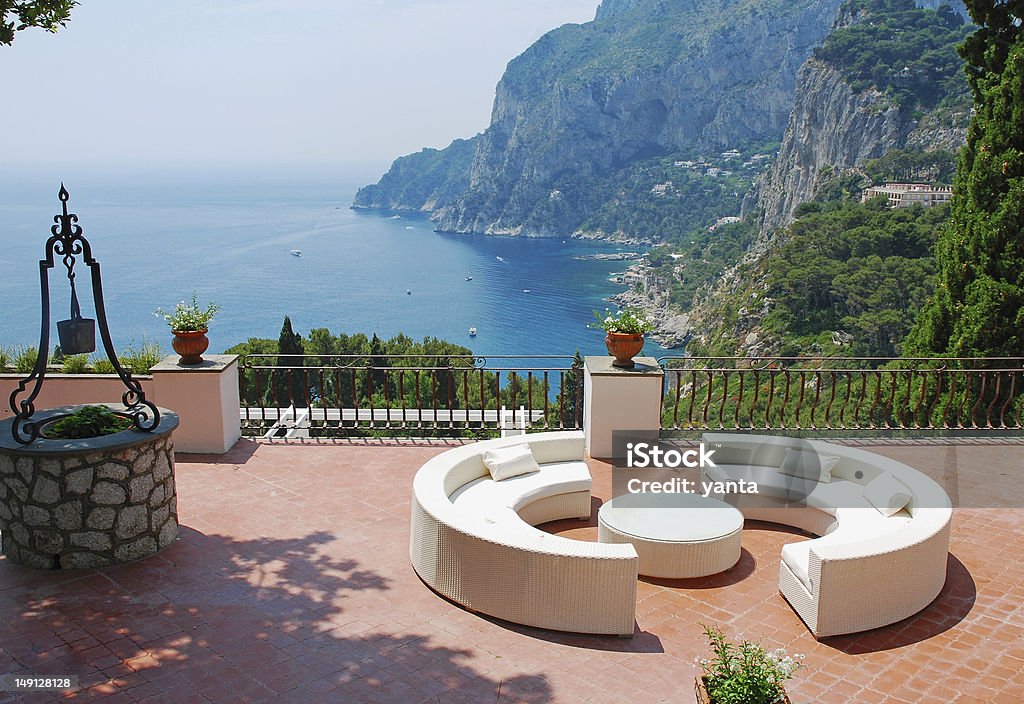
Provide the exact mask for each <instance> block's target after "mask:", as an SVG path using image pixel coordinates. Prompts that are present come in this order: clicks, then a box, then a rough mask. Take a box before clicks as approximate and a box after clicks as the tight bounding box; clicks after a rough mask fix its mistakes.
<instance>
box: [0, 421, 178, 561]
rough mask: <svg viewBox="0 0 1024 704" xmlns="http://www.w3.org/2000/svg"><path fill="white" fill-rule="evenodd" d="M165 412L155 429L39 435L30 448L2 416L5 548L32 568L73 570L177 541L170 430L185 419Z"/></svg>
mask: <svg viewBox="0 0 1024 704" xmlns="http://www.w3.org/2000/svg"><path fill="white" fill-rule="evenodd" d="M68 410H69V408H68V407H65V408H63V409H53V411H63V412H67V411H68ZM160 412H161V422H160V425H159V426H158V427H157V428H156V430H154V431H153V432H150V433H145V432H140V431H135V430H131V431H124V432H121V433H116V434H114V435H109V436H106V437H103V438H90V439H88V440H74V441H54V440H46V439H44V438H40V439H39V440H37V441H36V442H35V443H33V444H32V445H29V446H27V447H22V446H20V445H17V444H16V443H14V442H13V439H12V438H11V434H10V428H9V427H8V426H9V421H4V422H3V423H0V433H3V434H4V435H3V436H0V531H2V537H3V552H4V555H6V556H7V558H8V559H9V560H11V561H13V562H17V563H20V564H23V565H26V566H28V567H35V568H39V569H61V568H63V569H74V568H87V567H102V566H103V565H111V564H115V563H119V562H127V561H129V560H136V559H139V558H142V557H146V556H148V555H152V554H154V553H156V552H157V551H159V550H161V549H163V548H165V547H167V546H168V545H170V544H171V542H173V540H174V538H175V537H176V536H177V534H178V500H177V496H176V493H175V487H174V444H173V440H172V436H171V431H172V430H173V429H174V428H175V427H176V426H177V424H178V421H177V416H175V414H174V413H172V412H171V411H165V410H164V409H161V410H160ZM46 413H47V415H49V414H51V413H52V411H47V412H46Z"/></svg>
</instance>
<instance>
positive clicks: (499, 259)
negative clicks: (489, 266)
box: [495, 257, 505, 262]
mask: <svg viewBox="0 0 1024 704" xmlns="http://www.w3.org/2000/svg"><path fill="white" fill-rule="evenodd" d="M495 259H497V260H498V261H499V262H503V261H505V260H504V259H502V258H501V257H495Z"/></svg>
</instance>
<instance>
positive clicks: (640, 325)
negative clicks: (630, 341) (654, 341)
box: [592, 308, 654, 335]
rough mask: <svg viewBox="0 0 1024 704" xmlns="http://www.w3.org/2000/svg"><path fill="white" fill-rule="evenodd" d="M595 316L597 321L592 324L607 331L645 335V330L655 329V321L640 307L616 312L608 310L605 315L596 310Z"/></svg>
mask: <svg viewBox="0 0 1024 704" xmlns="http://www.w3.org/2000/svg"><path fill="white" fill-rule="evenodd" d="M594 318H596V319H597V323H596V324H592V325H594V327H598V328H600V329H602V330H604V331H605V332H618V333H625V334H628V335H643V334H644V333H645V332H650V331H651V330H653V329H654V323H652V322H651V320H650V318H648V317H647V314H646V313H644V312H643V311H642V310H640V309H639V308H624V309H623V310H620V311H618V312H616V313H615V314H612V312H611V311H608V310H606V311H605V312H604V315H601V314H600V313H599V312H597V311H596V310H595V311H594Z"/></svg>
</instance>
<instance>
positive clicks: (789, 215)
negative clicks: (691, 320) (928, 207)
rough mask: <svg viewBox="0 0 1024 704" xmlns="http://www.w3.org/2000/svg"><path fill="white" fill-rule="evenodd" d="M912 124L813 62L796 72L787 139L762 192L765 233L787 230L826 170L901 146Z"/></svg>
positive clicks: (877, 96) (872, 93) (882, 100)
mask: <svg viewBox="0 0 1024 704" xmlns="http://www.w3.org/2000/svg"><path fill="white" fill-rule="evenodd" d="M915 126H916V123H914V122H912V121H911V120H908V119H906V118H904V117H902V116H901V114H900V109H899V107H898V106H896V105H893V104H892V103H891V101H889V100H887V98H886V96H884V95H882V94H881V93H879V92H878V91H877V90H874V89H868V90H866V91H863V92H860V93H855V92H854V91H853V89H852V88H851V87H850V85H849V83H847V82H846V81H845V80H844V79H843V76H842V74H840V73H839V72H838V71H836V70H835V69H833V68H831V67H830V66H827V65H825V64H824V63H822V62H820V61H817V60H815V59H809V60H808V61H807V63H805V64H804V65H803V67H801V69H800V73H799V75H798V77H797V89H796V95H795V97H794V102H793V113H792V115H790V118H789V125H788V126H787V128H786V136H785V137H784V138H783V141H782V148H781V149H780V150H779V157H778V159H777V160H776V161H775V165H774V167H773V168H772V171H771V172H770V174H769V176H768V178H767V180H766V182H765V186H764V187H763V189H762V191H761V207H762V208H763V209H764V227H763V231H767V230H770V229H773V228H776V227H781V226H783V225H787V224H789V223H790V222H792V220H793V214H794V212H795V211H796V207H797V206H798V205H800V204H801V203H803V202H805V201H809V200H811V198H812V196H813V195H814V186H815V183H816V182H817V178H818V175H819V173H820V172H821V171H822V169H824V168H825V167H829V168H830V169H835V170H842V169H849V168H852V167H854V166H857V165H860V164H862V163H864V161H865V160H867V159H873V158H877V157H880V156H882V155H883V154H885V153H886V152H887V151H889V150H890V149H895V148H897V147H901V146H903V145H904V144H905V142H906V140H907V137H908V135H909V134H910V132H911V131H912V130H913V129H914V127H915Z"/></svg>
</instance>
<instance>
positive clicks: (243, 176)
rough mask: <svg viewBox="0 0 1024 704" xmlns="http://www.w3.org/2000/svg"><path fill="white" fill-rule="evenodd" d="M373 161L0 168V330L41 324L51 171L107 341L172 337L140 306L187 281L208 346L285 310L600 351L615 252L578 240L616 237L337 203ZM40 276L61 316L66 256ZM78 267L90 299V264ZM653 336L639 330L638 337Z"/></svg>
mask: <svg viewBox="0 0 1024 704" xmlns="http://www.w3.org/2000/svg"><path fill="white" fill-rule="evenodd" d="M372 178H373V176H372V175H371V174H369V173H357V172H356V170H354V169H348V170H347V169H345V168H341V167H339V168H335V169H325V168H298V167H267V168H260V169H255V168H250V169H220V170H217V171H208V170H201V169H186V168H177V169H163V170H140V169H106V170H86V169H66V168H55V167H50V168H46V167H37V168H33V169H29V170H25V169H15V168H11V167H7V168H3V169H0V311H2V313H0V315H2V317H0V346H7V347H10V346H15V345H34V344H36V342H37V340H38V335H39V312H40V305H39V285H38V281H39V268H38V261H39V259H40V258H42V256H43V254H44V252H43V246H44V243H45V241H46V238H47V237H48V236H49V227H50V225H51V224H52V223H53V220H52V218H53V215H54V214H55V213H57V212H59V209H60V203H59V202H58V201H57V198H56V193H57V190H58V188H59V186H60V181H61V180H64V181H65V183H66V185H67V188H68V190H69V192H70V193H71V202H70V209H71V212H74V213H77V214H78V216H79V224H80V225H81V226H82V227H83V228H84V234H85V236H86V237H87V238H88V239H89V241H90V242H91V244H92V247H93V254H94V256H95V257H96V259H97V260H98V261H99V262H100V264H101V267H102V273H103V287H104V295H105V302H106V308H107V315H108V321H109V323H110V328H111V333H112V335H113V338H114V344H115V346H116V347H117V348H118V349H122V348H123V347H124V346H126V345H128V344H136V345H138V344H141V343H143V342H146V341H150V342H157V343H160V344H161V345H162V346H163V348H164V350H165V351H167V352H169V347H170V345H169V340H170V335H169V333H168V329H167V326H166V324H165V323H164V322H163V321H162V320H161V319H159V318H157V317H156V316H154V315H153V310H154V309H155V308H157V307H158V306H162V307H165V308H171V307H173V305H174V304H175V303H176V302H178V301H180V300H183V299H186V298H188V297H190V296H191V293H192V291H193V290H195V291H196V292H197V294H198V297H199V300H200V302H201V303H203V302H206V301H216V302H217V303H219V304H220V305H221V306H222V311H221V312H220V313H219V314H218V316H217V318H216V319H215V321H214V323H213V325H212V327H211V330H210V340H211V351H217V352H219V351H222V350H224V349H226V348H228V347H230V346H231V345H234V344H236V343H238V342H242V341H244V340H246V339H248V338H250V337H267V338H275V339H276V338H277V336H278V333H279V331H280V329H281V322H282V320H283V318H284V316H285V315H288V316H290V317H291V320H292V323H293V326H294V328H295V330H296V331H297V332H300V333H302V334H304V335H305V334H308V332H309V330H310V329H312V328H317V327H326V328H329V329H330V330H332V331H334V332H345V333H356V332H365V333H366V334H368V335H369V334H373V333H377V334H378V335H379V336H381V337H382V338H386V337H390V336H392V335H395V334H397V333H400V332H402V333H405V334H406V335H409V336H410V337H412V338H414V339H421V338H423V337H425V336H434V337H440V338H444V339H448V340H451V341H453V342H457V343H460V344H463V345H466V346H467V347H470V348H471V349H472V350H473V351H474V352H475V353H477V354H483V355H505V354H526V355H546V354H556V355H571V354H573V353H574V352H575V351H576V350H577V349H578V350H580V351H581V352H582V353H583V354H605V351H604V343H603V337H604V334H603V333H602V332H601V331H599V330H594V329H590V328H588V323H590V322H592V321H593V311H594V310H595V309H599V310H603V309H604V308H605V307H607V306H608V305H609V304H608V303H607V302H606V300H605V299H607V298H608V297H609V296H611V295H613V294H614V293H616V292H617V291H619V290H621V287H619V286H618V285H616V284H615V283H613V282H612V281H610V277H611V275H612V274H613V273H614V272H617V271H622V270H623V269H624V268H625V266H626V263H624V262H621V261H593V260H580V259H578V258H577V257H578V256H579V255H587V254H596V253H599V252H613V251H620V250H621V248H620V247H616V246H612V245H608V244H593V243H586V242H580V241H576V240H572V239H568V240H566V241H562V240H538V239H520V238H508V237H485V236H476V235H451V234H441V233H435V232H434V231H433V228H432V225H431V223H430V222H429V221H428V220H427V219H426V217H424V216H421V215H419V214H404V213H403V214H395V213H383V212H369V211H353V210H351V209H350V208H349V204H350V203H351V202H352V197H353V195H354V193H355V190H356V189H357V188H358V186H360V185H361V184H362V183H365V182H367V181H368V180H371V179H372ZM292 249H300V250H301V251H302V256H301V257H296V256H292V255H291V254H289V250H292ZM79 270H80V271H83V270H84V267H81V266H80V267H79ZM467 276H472V277H473V278H472V281H467V280H466V277H467ZM50 277H51V291H52V299H53V302H52V308H53V312H52V318H53V320H58V319H63V318H66V317H68V316H67V312H68V307H69V295H68V286H67V278H66V276H65V272H64V269H63V267H62V266H60V265H59V264H58V266H57V267H56V268H55V269H53V270H52V271H51V274H50ZM77 281H78V286H79V295H80V296H81V297H82V303H83V314H85V315H87V316H91V313H92V301H91V296H90V295H89V293H88V291H89V286H88V284H87V282H88V277H87V275H86V274H85V273H80V274H79V276H78V279H77ZM471 326H473V327H476V328H477V330H478V334H477V336H476V337H475V338H471V337H469V334H468V330H469V328H470V327H471ZM55 339H56V332H55V331H53V332H52V333H51V340H53V341H55ZM52 344H53V342H51V345H52ZM662 352H663V350H662V348H660V347H659V346H658V345H656V344H654V343H652V342H648V343H647V346H646V347H645V350H644V354H649V355H654V356H657V355H658V354H661V353H662Z"/></svg>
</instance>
